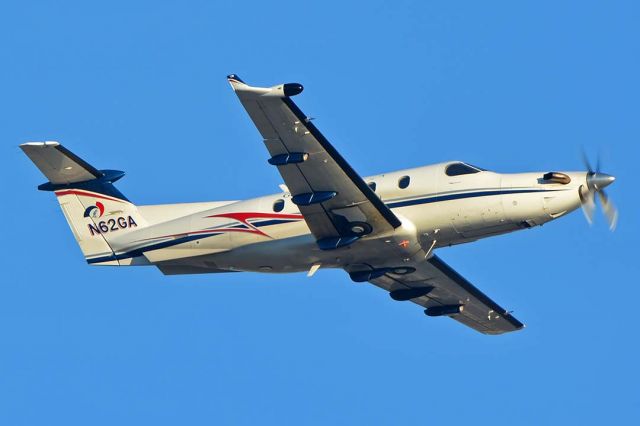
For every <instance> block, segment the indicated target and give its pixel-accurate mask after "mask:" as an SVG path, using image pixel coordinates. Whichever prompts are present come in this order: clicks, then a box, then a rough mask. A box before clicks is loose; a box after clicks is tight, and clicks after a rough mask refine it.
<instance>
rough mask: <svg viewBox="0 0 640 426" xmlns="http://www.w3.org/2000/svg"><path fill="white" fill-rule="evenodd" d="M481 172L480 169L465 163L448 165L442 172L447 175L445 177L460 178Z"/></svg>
mask: <svg viewBox="0 0 640 426" xmlns="http://www.w3.org/2000/svg"><path fill="white" fill-rule="evenodd" d="M483 170H484V169H481V168H480V167H475V166H471V165H469V164H465V163H453V164H449V165H448V166H447V168H446V169H445V171H444V172H445V173H446V174H447V176H460V175H470V174H473V173H478V172H481V171H483Z"/></svg>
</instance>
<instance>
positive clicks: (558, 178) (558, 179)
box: [542, 172, 571, 185]
mask: <svg viewBox="0 0 640 426" xmlns="http://www.w3.org/2000/svg"><path fill="white" fill-rule="evenodd" d="M542 179H543V180H544V181H545V182H546V183H561V184H562V185H566V184H568V183H569V182H571V178H570V177H569V176H567V175H565V174H564V173H560V172H549V173H545V174H544V175H542Z"/></svg>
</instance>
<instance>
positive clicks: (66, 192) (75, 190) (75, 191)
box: [55, 189, 125, 203]
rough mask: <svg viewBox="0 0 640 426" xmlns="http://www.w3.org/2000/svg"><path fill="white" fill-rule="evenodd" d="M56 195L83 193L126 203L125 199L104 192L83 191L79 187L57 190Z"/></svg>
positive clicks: (83, 194)
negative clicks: (109, 195)
mask: <svg viewBox="0 0 640 426" xmlns="http://www.w3.org/2000/svg"><path fill="white" fill-rule="evenodd" d="M55 193H56V196H58V197H62V196H63V195H81V196H83V197H93V198H102V199H103V200H109V201H117V202H118V203H124V202H125V201H124V200H120V199H118V198H113V197H108V196H106V195H102V194H96V193H94V192H89V191H81V190H79V189H65V190H63V191H56V192H55Z"/></svg>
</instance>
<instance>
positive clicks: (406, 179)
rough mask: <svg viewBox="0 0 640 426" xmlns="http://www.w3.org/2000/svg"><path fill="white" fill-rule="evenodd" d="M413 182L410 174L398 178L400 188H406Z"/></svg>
mask: <svg viewBox="0 0 640 426" xmlns="http://www.w3.org/2000/svg"><path fill="white" fill-rule="evenodd" d="M410 183H411V178H410V177H409V176H402V177H401V178H400V179H398V188H400V189H405V188H406V187H408V186H409V184H410Z"/></svg>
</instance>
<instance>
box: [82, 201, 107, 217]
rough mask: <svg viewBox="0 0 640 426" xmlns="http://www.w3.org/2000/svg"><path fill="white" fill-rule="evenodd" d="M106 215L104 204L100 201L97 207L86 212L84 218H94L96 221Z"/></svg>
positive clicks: (89, 208)
mask: <svg viewBox="0 0 640 426" xmlns="http://www.w3.org/2000/svg"><path fill="white" fill-rule="evenodd" d="M103 214H104V204H102V203H101V202H100V201H96V204H95V206H89V207H87V209H86V210H85V211H84V217H92V218H94V219H96V218H99V217H102V215H103Z"/></svg>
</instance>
